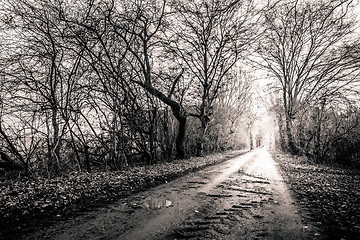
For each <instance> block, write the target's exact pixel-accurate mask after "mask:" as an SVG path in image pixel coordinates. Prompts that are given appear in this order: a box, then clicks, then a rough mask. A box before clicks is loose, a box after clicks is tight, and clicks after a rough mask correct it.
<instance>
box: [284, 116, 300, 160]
mask: <svg viewBox="0 0 360 240" xmlns="http://www.w3.org/2000/svg"><path fill="white" fill-rule="evenodd" d="M285 125H286V126H285V127H286V136H287V144H288V150H289V152H290V153H291V154H297V153H298V151H297V148H296V144H295V140H294V136H293V134H292V130H291V129H292V120H291V118H290V116H289V115H288V114H286V119H285Z"/></svg>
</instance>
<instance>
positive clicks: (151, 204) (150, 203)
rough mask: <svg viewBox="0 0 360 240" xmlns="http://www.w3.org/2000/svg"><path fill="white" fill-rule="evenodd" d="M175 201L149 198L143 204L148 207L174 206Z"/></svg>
mask: <svg viewBox="0 0 360 240" xmlns="http://www.w3.org/2000/svg"><path fill="white" fill-rule="evenodd" d="M172 205H173V203H172V201H170V200H167V199H149V200H146V201H145V202H144V203H143V206H144V207H145V208H147V209H160V208H167V207H170V206H172Z"/></svg>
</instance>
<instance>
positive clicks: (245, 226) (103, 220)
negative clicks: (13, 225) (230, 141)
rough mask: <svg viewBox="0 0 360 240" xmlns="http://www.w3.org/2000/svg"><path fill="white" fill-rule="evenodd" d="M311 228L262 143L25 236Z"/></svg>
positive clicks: (155, 235)
mask: <svg viewBox="0 0 360 240" xmlns="http://www.w3.org/2000/svg"><path fill="white" fill-rule="evenodd" d="M315 230H316V229H314V228H313V227H312V226H308V225H307V224H303V223H302V222H301V219H300V216H299V215H298V213H297V208H296V206H295V205H294V202H293V201H292V199H291V196H290V194H289V191H288V188H287V186H286V184H285V183H284V181H283V179H282V177H281V175H280V174H279V172H278V170H277V168H276V165H275V162H274V161H273V159H272V157H271V156H270V154H269V153H268V152H267V151H266V150H265V149H264V148H262V149H258V150H255V151H252V152H250V153H247V154H244V155H241V156H239V157H237V158H233V159H230V160H228V161H226V162H224V163H222V164H219V165H216V166H212V167H209V168H206V169H204V170H201V171H199V172H196V173H192V174H189V175H187V176H185V177H182V178H179V179H177V180H175V181H172V182H170V183H168V184H164V185H161V186H158V187H155V188H153V189H151V190H149V191H146V192H143V193H139V194H136V195H134V196H131V197H128V198H126V199H122V200H120V201H119V202H118V203H116V204H111V205H109V206H107V207H105V208H101V209H99V210H98V211H96V212H90V213H88V214H86V215H84V216H81V217H79V218H76V219H73V220H69V221H66V222H63V223H62V224H61V225H59V226H54V227H51V228H49V229H47V230H46V231H40V232H38V233H35V234H33V235H32V236H29V237H28V239H119V240H120V239H124V240H125V239H129V240H130V239H131V240H136V239H277V240H278V239H316V237H315V233H316V231H315Z"/></svg>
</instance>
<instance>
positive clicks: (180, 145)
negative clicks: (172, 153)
mask: <svg viewBox="0 0 360 240" xmlns="http://www.w3.org/2000/svg"><path fill="white" fill-rule="evenodd" d="M174 115H175V114H174ZM175 117H176V116H175ZM176 119H177V120H178V121H179V128H178V134H177V136H176V158H178V159H184V158H185V136H186V120H187V119H186V116H180V117H179V118H178V117H176Z"/></svg>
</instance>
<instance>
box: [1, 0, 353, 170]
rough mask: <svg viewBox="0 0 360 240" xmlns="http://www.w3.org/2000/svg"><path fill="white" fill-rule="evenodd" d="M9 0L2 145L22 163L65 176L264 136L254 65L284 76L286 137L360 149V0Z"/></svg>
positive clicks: (299, 144)
mask: <svg viewBox="0 0 360 240" xmlns="http://www.w3.org/2000/svg"><path fill="white" fill-rule="evenodd" d="M1 5H2V8H1V9H0V16H1V19H0V24H1V25H0V26H1V27H0V31H1V32H0V34H1V42H0V49H1V60H0V81H1V85H0V87H1V90H0V91H1V92H0V154H1V159H2V160H3V163H6V164H8V165H11V166H12V167H17V168H21V169H24V170H25V171H27V172H29V173H37V174H42V175H47V176H56V175H59V174H62V173H65V172H67V171H93V170H94V169H96V170H98V169H101V170H105V169H121V168H123V167H125V166H127V165H128V164H140V163H145V164H153V163H155V162H158V161H171V160H172V159H175V158H187V157H189V156H202V155H203V154H206V153H209V152H214V151H222V150H226V149H239V148H243V147H245V146H247V147H250V146H253V145H255V146H256V145H261V140H260V138H259V137H257V139H256V140H253V136H252V134H251V126H252V124H253V122H254V121H255V120H256V118H257V117H258V116H256V114H254V111H253V108H254V104H255V103H254V96H253V92H254V86H255V85H254V84H253V83H254V77H253V76H252V71H253V70H251V69H252V68H253V69H255V68H257V69H262V70H265V71H267V74H268V75H267V77H268V78H269V79H274V80H275V81H274V84H273V85H271V87H270V92H271V96H272V98H271V104H270V105H269V106H270V107H269V108H268V110H269V111H272V112H273V113H274V118H275V120H276V122H277V123H278V128H279V134H278V135H279V136H278V142H279V145H280V146H281V147H282V148H283V149H284V150H287V151H289V152H291V153H293V154H300V155H302V154H303V155H306V156H308V157H311V158H314V159H317V160H323V161H325V160H326V161H327V160H331V161H338V162H341V161H342V162H343V163H352V164H355V163H356V160H357V159H358V157H359V156H358V153H359V151H358V150H359V149H358V146H359V144H358V143H359V133H360V130H359V125H358V117H359V105H358V102H359V101H358V98H357V96H358V95H357V90H358V87H359V86H358V85H357V84H358V79H359V76H358V75H359V69H360V68H359V54H358V53H359V51H358V50H359V45H358V41H357V39H356V38H355V37H354V36H355V35H354V34H355V33H354V32H355V30H356V27H357V23H356V19H355V15H356V14H355V12H353V11H354V9H355V8H354V6H355V2H354V1H349V0H348V1H339V0H327V1H318V2H316V3H314V2H311V1H305V0H302V1H294V0H291V1H284V0H280V1H274V2H272V1H269V3H267V4H266V5H261V6H260V5H259V3H257V2H255V1H252V0H225V1H219V0H210V1H205V0H202V1H192V0H168V1H166V0H164V1H160V0H159V1H151V0H126V1H120V0H105V1H104V0H72V1H65V0H39V1H31V0H17V1H15V0H9V1H2V4H1ZM266 127H267V126H264V128H266Z"/></svg>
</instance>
